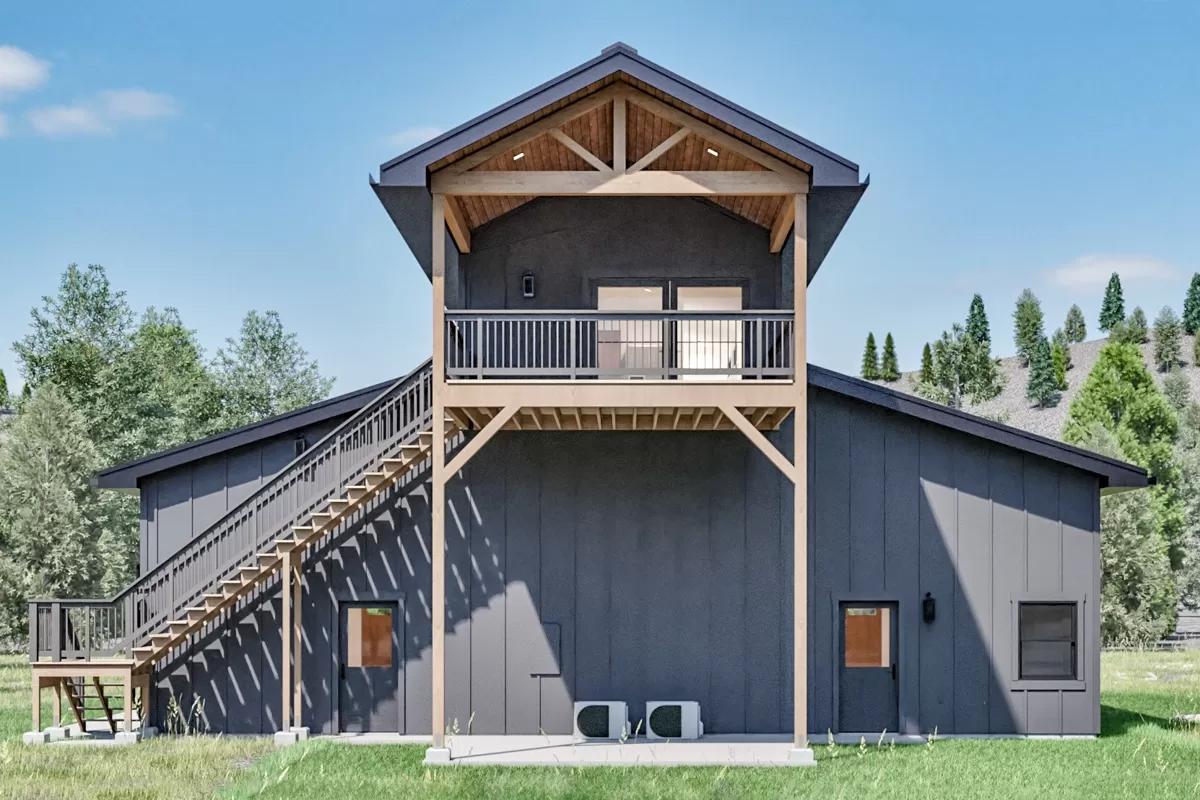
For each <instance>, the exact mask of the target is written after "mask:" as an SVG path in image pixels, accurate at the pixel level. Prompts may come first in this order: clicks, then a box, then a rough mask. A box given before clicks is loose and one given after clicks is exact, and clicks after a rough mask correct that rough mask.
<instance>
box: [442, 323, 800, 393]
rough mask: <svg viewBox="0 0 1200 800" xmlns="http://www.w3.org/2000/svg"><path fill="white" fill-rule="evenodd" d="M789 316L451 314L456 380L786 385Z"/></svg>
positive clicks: (451, 373)
mask: <svg viewBox="0 0 1200 800" xmlns="http://www.w3.org/2000/svg"><path fill="white" fill-rule="evenodd" d="M794 321H795V315H794V314H793V313H792V312H791V311H533V312H529V311H520V312H516V311H477V310H473V311H450V310H447V311H446V377H447V378H450V379H471V378H475V379H485V380H486V379H504V378H508V379H554V378H558V379H563V378H566V379H575V378H628V379H637V378H640V379H650V380H653V379H659V380H666V379H692V380H738V379H760V380H764V379H776V380H778V379H788V378H791V377H792V375H793V373H794V369H793V363H794V362H793V355H792V354H793V352H794V350H795V347H794V346H795V341H794V338H793V331H794Z"/></svg>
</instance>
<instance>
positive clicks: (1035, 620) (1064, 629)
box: [1017, 602, 1079, 680]
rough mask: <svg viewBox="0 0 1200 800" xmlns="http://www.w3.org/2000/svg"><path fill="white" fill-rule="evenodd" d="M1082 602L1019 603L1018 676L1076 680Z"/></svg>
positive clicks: (1026, 678)
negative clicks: (1079, 612)
mask: <svg viewBox="0 0 1200 800" xmlns="http://www.w3.org/2000/svg"><path fill="white" fill-rule="evenodd" d="M1078 610H1079V606H1078V603H1074V602H1053V603H1039V602H1023V603H1021V604H1020V605H1019V607H1018V617H1017V635H1018V638H1019V644H1018V647H1019V650H1018V660H1019V678H1020V679H1021V680H1077V679H1078V677H1079V670H1078V664H1079V661H1078V648H1079V614H1078Z"/></svg>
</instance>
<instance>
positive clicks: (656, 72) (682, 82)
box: [379, 42, 859, 186]
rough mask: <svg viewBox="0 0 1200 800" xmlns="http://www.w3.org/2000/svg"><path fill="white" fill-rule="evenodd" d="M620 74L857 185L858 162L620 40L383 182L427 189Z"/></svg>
mask: <svg viewBox="0 0 1200 800" xmlns="http://www.w3.org/2000/svg"><path fill="white" fill-rule="evenodd" d="M618 72H623V73H625V74H627V75H629V76H630V77H633V78H636V79H637V80H640V81H642V82H643V83H646V84H648V85H650V86H653V87H654V88H656V89H659V90H660V91H662V92H665V93H666V94H668V95H670V96H672V97H675V98H677V99H679V100H681V101H683V102H685V103H688V104H689V105H691V106H693V107H695V108H697V109H699V110H700V111H703V112H704V113H706V114H710V115H712V116H713V117H716V118H717V119H719V120H721V121H722V122H725V123H726V124H728V125H732V126H733V127H735V128H737V129H738V130H741V131H744V132H745V133H747V134H749V135H751V136H753V137H755V138H756V139H759V140H761V141H763V142H766V143H767V144H769V145H771V146H772V147H775V148H778V149H779V150H781V151H783V152H785V153H787V154H789V155H792V156H795V157H796V158H798V159H800V160H801V161H803V162H805V163H807V164H811V165H812V168H813V175H812V177H813V185H814V186H857V185H858V182H859V181H858V165H857V164H855V163H854V162H853V161H850V160H849V159H847V158H844V157H842V156H840V155H838V154H837V153H834V152H832V151H830V150H827V149H825V148H824V147H821V146H820V145H818V144H816V143H814V142H811V141H809V140H808V139H805V138H804V137H803V136H800V135H799V134H796V133H793V132H792V131H789V130H787V129H786V128H784V127H782V126H780V125H777V124H775V123H774V122H771V121H770V120H768V119H765V118H763V117H760V116H759V115H757V114H755V113H754V112H752V111H749V110H747V109H745V108H743V107H741V106H739V105H738V104H736V103H734V102H732V101H730V100H727V99H725V98H724V97H721V96H720V95H718V94H716V93H715V92H711V91H709V90H708V89H705V88H704V87H703V86H700V85H698V84H695V83H693V82H691V81H689V80H687V79H686V78H684V77H682V76H680V75H676V74H675V73H673V72H671V71H670V70H668V69H666V68H665V67H662V66H659V65H658V64H655V63H654V62H652V61H650V60H648V59H646V58H643V57H642V56H639V55H638V53H637V50H635V49H633V48H632V47H629V46H628V45H626V44H622V43H620V42H618V43H617V44H615V45H613V46H611V47H606V48H605V49H604V51H603V52H601V53H600V55H599V56H597V57H596V58H593V59H591V60H590V61H586V62H584V63H583V64H580V65H579V66H578V67H575V68H574V69H571V70H568V71H567V72H564V73H563V74H562V75H559V76H558V77H556V78H552V79H551V80H549V81H547V82H546V83H543V84H542V85H540V86H538V87H536V88H534V89H531V90H529V91H528V92H525V93H524V94H522V95H519V96H518V97H515V98H513V99H512V100H509V101H508V102H506V103H502V104H501V105H499V106H497V107H495V108H493V109H492V110H490V111H487V112H484V113H483V114H480V115H479V116H478V117H475V118H474V119H472V120H470V121H468V122H465V123H463V124H462V125H459V126H458V127H457V128H454V129H453V130H450V131H447V132H446V133H443V134H441V135H440V136H437V137H435V138H433V139H431V140H430V141H428V142H426V143H425V144H422V145H418V146H417V147H415V148H413V149H412V150H409V151H408V152H406V153H404V154H403V155H400V156H397V157H396V158H393V159H392V160H390V161H387V162H385V163H383V164H382V165H380V168H379V182H380V183H382V184H384V185H385V186H425V185H426V179H427V178H426V170H427V168H428V166H429V165H430V164H432V163H434V162H436V161H438V160H439V159H442V158H444V157H445V156H447V155H449V154H451V153H453V152H455V151H456V150H459V149H461V148H463V147H466V146H467V145H470V144H473V143H474V142H477V141H479V140H480V139H482V138H484V137H485V136H489V135H490V134H492V133H495V132H496V131H498V130H500V129H501V128H504V127H506V126H508V125H511V124H513V123H514V122H517V121H518V120H521V119H523V118H525V117H527V116H529V115H530V114H533V113H535V112H537V111H538V110H540V109H542V108H545V107H546V106H548V105H550V104H551V103H554V102H557V101H558V100H561V99H563V98H564V97H567V96H568V95H570V94H572V93H574V92H577V91H579V90H580V89H583V88H584V87H587V86H590V85H591V84H593V83H595V82H597V81H599V80H603V79H604V78H607V77H608V76H609V75H612V74H614V73H618Z"/></svg>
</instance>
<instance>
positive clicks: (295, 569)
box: [288, 553, 304, 727]
mask: <svg viewBox="0 0 1200 800" xmlns="http://www.w3.org/2000/svg"><path fill="white" fill-rule="evenodd" d="M303 563H304V557H303V556H302V555H301V554H300V553H294V554H292V630H291V631H289V632H288V635H289V636H291V637H292V641H293V644H292V648H293V649H292V660H293V662H294V666H293V667H292V725H295V726H297V727H300V726H302V725H303V724H304V707H303V705H302V703H301V699H302V695H303V691H302V682H301V674H302V673H301V666H302V665H303V662H304V634H303V630H304V628H303V625H302V623H301V619H300V613H301V610H302V608H303V606H302V604H301V603H302V598H301V594H300V593H301V590H302V588H303V587H302V586H301V580H302V577H303V576H302V569H303Z"/></svg>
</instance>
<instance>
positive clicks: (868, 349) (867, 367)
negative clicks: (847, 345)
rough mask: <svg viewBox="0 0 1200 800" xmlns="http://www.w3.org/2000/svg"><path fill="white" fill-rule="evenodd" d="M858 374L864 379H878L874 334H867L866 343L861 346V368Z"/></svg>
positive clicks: (877, 360) (877, 358) (877, 355)
mask: <svg viewBox="0 0 1200 800" xmlns="http://www.w3.org/2000/svg"><path fill="white" fill-rule="evenodd" d="M859 375H861V376H862V379H863V380H865V381H877V380H879V351H878V350H877V349H876V348H875V334H874V333H868V334H867V343H866V345H865V346H864V347H863V356H862V369H861V370H859Z"/></svg>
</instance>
